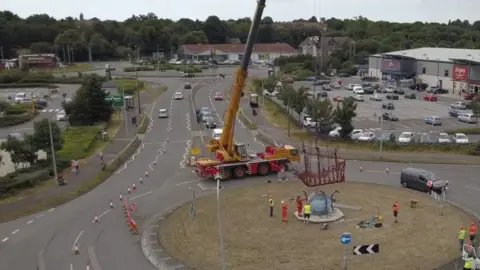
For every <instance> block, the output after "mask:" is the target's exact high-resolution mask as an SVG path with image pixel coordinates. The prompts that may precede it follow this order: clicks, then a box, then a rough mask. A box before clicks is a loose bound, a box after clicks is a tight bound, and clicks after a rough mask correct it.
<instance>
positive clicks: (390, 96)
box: [386, 94, 398, 100]
mask: <svg viewBox="0 0 480 270" xmlns="http://www.w3.org/2000/svg"><path fill="white" fill-rule="evenodd" d="M386 98H387V99H390V100H398V95H395V94H393V95H392V94H389V95H387V96H386Z"/></svg>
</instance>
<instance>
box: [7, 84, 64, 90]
mask: <svg viewBox="0 0 480 270" xmlns="http://www.w3.org/2000/svg"><path fill="white" fill-rule="evenodd" d="M5 88H50V89H52V88H58V86H56V85H54V84H49V83H0V89H5Z"/></svg>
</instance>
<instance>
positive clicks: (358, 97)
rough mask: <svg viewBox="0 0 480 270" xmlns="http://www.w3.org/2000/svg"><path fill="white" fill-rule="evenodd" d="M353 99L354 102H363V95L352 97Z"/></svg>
mask: <svg viewBox="0 0 480 270" xmlns="http://www.w3.org/2000/svg"><path fill="white" fill-rule="evenodd" d="M353 99H355V101H365V99H364V98H363V95H354V96H353Z"/></svg>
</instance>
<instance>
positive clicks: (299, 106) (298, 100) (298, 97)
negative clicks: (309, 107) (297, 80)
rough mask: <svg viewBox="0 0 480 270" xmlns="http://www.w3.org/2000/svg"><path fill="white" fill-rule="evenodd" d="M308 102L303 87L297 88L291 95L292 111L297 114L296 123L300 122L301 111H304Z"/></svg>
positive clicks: (305, 90)
mask: <svg viewBox="0 0 480 270" xmlns="http://www.w3.org/2000/svg"><path fill="white" fill-rule="evenodd" d="M307 101H308V93H307V88H305V87H303V86H302V87H300V88H298V90H297V91H295V94H294V95H293V100H292V105H291V106H292V109H293V110H294V111H295V112H296V113H297V114H298V122H299V123H300V122H301V115H302V112H303V109H305V106H306V104H307Z"/></svg>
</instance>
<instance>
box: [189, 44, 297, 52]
mask: <svg viewBox="0 0 480 270" xmlns="http://www.w3.org/2000/svg"><path fill="white" fill-rule="evenodd" d="M183 48H184V49H185V51H187V52H189V53H193V54H201V53H205V52H209V51H210V50H211V49H215V50H217V51H220V52H224V53H243V51H244V49H245V44H185V45H183ZM253 52H255V53H297V51H296V50H295V49H294V48H293V47H292V46H290V45H288V44H287V43H271V44H255V45H254V46H253ZM217 53H218V52H217Z"/></svg>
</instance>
